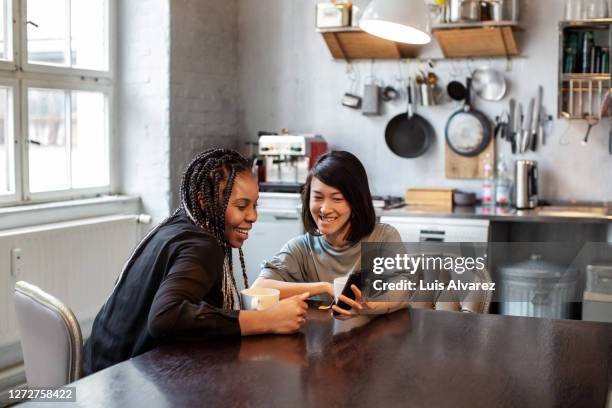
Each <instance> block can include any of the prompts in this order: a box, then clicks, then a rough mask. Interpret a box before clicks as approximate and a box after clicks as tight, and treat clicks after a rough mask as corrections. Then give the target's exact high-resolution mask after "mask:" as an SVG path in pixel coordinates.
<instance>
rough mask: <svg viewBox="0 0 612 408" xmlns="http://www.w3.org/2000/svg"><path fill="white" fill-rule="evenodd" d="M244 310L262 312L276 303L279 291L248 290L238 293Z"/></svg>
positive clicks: (269, 289)
mask: <svg viewBox="0 0 612 408" xmlns="http://www.w3.org/2000/svg"><path fill="white" fill-rule="evenodd" d="M240 296H241V298H242V307H243V308H244V309H245V310H264V309H267V308H269V307H272V306H274V305H275V304H277V303H278V301H279V298H280V291H279V290H278V289H272V288H248V289H243V290H241V291H240Z"/></svg>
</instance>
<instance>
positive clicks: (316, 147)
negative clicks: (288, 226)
mask: <svg viewBox="0 0 612 408" xmlns="http://www.w3.org/2000/svg"><path fill="white" fill-rule="evenodd" d="M325 152H327V142H326V141H325V139H323V137H322V136H320V135H261V136H259V155H260V156H261V157H263V162H264V166H265V180H260V182H259V188H260V190H261V191H274V192H300V190H301V188H302V186H303V185H304V183H305V182H306V177H307V176H308V171H309V170H310V169H311V168H312V166H314V164H315V163H316V161H317V159H318V158H319V157H320V156H321V155H323V154H324V153H325Z"/></svg>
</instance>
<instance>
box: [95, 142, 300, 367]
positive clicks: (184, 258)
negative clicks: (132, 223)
mask: <svg viewBox="0 0 612 408" xmlns="http://www.w3.org/2000/svg"><path fill="white" fill-rule="evenodd" d="M258 196H259V192H258V185H257V181H256V179H255V177H254V176H253V174H252V173H251V170H250V166H249V163H248V161H247V160H246V159H245V158H244V157H242V156H241V155H240V154H239V153H237V152H235V151H232V150H227V149H210V150H206V151H204V152H202V153H201V154H199V155H198V156H197V157H195V158H194V160H193V161H192V162H191V163H190V164H189V166H188V167H187V169H186V170H185V172H184V174H183V179H182V182H181V204H180V206H179V208H178V209H177V210H176V211H175V212H174V213H173V214H172V215H171V216H170V217H168V218H167V219H165V220H164V221H162V222H161V223H160V224H159V225H158V226H157V227H155V228H154V229H153V230H152V231H151V232H150V233H149V234H147V236H146V237H145V238H144V239H143V240H142V241H141V242H140V244H138V246H137V247H136V249H135V250H134V252H133V253H132V255H131V256H130V258H129V259H128V261H127V262H126V264H125V266H124V268H123V271H122V272H121V274H120V275H119V278H118V279H117V282H116V284H115V287H114V289H113V292H112V293H111V295H110V297H109V298H108V300H107V301H106V303H105V304H104V306H103V307H102V309H101V310H100V312H99V313H98V315H97V316H96V319H95V321H94V324H93V327H92V333H91V336H90V338H89V339H88V340H87V343H86V344H85V353H84V354H85V357H84V372H85V374H90V373H93V372H96V371H99V370H101V369H103V368H106V367H108V366H111V365H113V364H116V363H119V362H121V361H124V360H127V359H128V358H131V357H134V356H137V355H139V354H142V353H144V352H145V351H148V350H150V349H152V348H153V347H155V346H156V345H158V344H161V343H162V342H167V341H172V340H202V339H209V338H213V337H221V336H225V337H237V336H240V335H243V336H244V335H251V334H259V333H279V334H281V333H292V332H295V331H297V330H298V329H299V327H300V326H301V325H302V324H303V323H304V321H305V315H306V309H307V305H306V303H305V300H306V298H307V297H308V296H309V294H308V293H304V294H302V295H299V296H294V297H291V298H288V299H284V300H282V301H281V302H279V303H278V304H277V305H275V306H273V307H271V308H269V309H266V310H262V311H243V310H237V306H240V297H239V296H238V294H237V290H236V282H235V279H234V276H233V274H232V256H231V255H232V248H238V249H239V251H240V263H241V267H242V276H243V279H244V281H245V286H248V282H247V278H246V272H245V266H244V258H243V256H242V250H241V249H240V248H241V247H242V244H243V243H244V241H245V240H246V239H247V238H248V235H249V230H250V229H251V228H252V225H253V223H254V222H255V221H256V220H257V210H256V207H257V199H258Z"/></svg>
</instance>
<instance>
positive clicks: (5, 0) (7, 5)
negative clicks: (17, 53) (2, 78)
mask: <svg viewBox="0 0 612 408" xmlns="http://www.w3.org/2000/svg"><path fill="white" fill-rule="evenodd" d="M11 4H12V3H11V1H10V0H0V60H4V61H12V60H13V47H12V45H13V44H12V41H13V36H12V34H13V24H12V13H11Z"/></svg>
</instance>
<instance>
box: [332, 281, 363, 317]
mask: <svg viewBox="0 0 612 408" xmlns="http://www.w3.org/2000/svg"><path fill="white" fill-rule="evenodd" d="M352 285H355V286H357V289H359V290H361V271H356V272H353V273H351V274H350V275H349V276H348V279H347V280H346V284H345V285H344V288H343V289H342V294H343V295H344V296H346V297H347V298H349V299H351V300H355V292H353V289H351V286H352ZM336 305H337V306H338V307H339V308H341V309H345V310H350V309H351V306H349V305H347V304H346V303H345V302H343V301H341V300H338V301H337V302H336ZM333 312H334V316H338V315H339V314H340V313H338V312H336V311H335V310H334V311H333Z"/></svg>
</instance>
